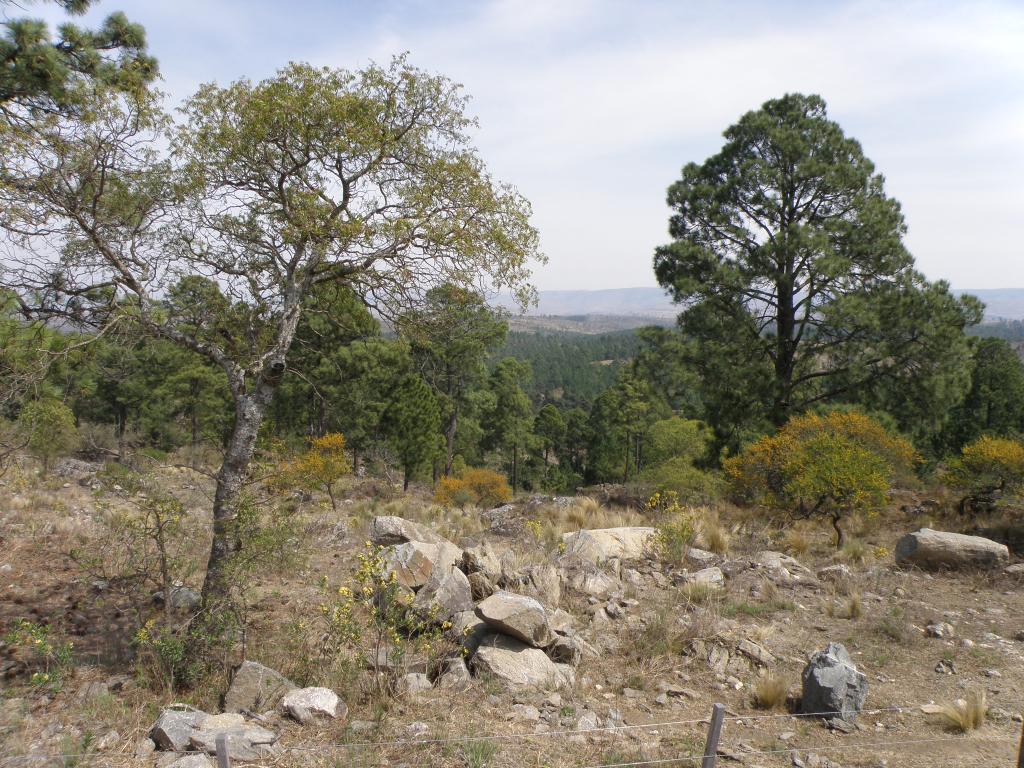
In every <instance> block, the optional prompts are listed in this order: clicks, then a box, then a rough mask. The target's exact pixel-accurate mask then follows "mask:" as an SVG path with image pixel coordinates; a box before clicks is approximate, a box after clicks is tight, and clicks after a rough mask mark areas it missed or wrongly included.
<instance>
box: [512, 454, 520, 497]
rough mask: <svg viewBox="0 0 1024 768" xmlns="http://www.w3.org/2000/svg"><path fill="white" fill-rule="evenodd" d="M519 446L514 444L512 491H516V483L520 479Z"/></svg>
mask: <svg viewBox="0 0 1024 768" xmlns="http://www.w3.org/2000/svg"><path fill="white" fill-rule="evenodd" d="M518 475H519V446H518V445H516V444H515V443H513V444H512V493H515V492H516V485H517V483H518V480H519V477H518Z"/></svg>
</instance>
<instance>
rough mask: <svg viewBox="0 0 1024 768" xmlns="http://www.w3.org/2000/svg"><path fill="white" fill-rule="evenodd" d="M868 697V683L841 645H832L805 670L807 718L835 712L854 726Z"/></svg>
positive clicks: (804, 697) (817, 654)
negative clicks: (811, 715) (853, 723)
mask: <svg viewBox="0 0 1024 768" xmlns="http://www.w3.org/2000/svg"><path fill="white" fill-rule="evenodd" d="M867 694H868V679H867V677H866V676H865V675H864V673H862V672H860V671H859V670H858V669H857V667H856V666H855V665H854V663H853V661H852V660H851V659H850V654H849V653H847V651H846V648H845V647H844V646H843V645H842V644H841V643H829V644H828V646H827V647H826V648H825V650H823V651H818V652H817V653H815V654H814V655H813V656H811V660H810V661H809V662H808V664H807V666H806V667H804V671H803V696H802V698H801V702H800V709H801V711H802V712H804V713H805V714H820V713H833V712H834V713H838V717H839V718H840V719H842V720H845V721H847V722H853V720H854V718H856V716H857V713H858V712H860V710H861V708H863V706H864V700H865V698H867ZM822 716H823V717H824V716H826V715H824V714H822Z"/></svg>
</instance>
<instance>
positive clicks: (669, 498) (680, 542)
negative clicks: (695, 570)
mask: <svg viewBox="0 0 1024 768" xmlns="http://www.w3.org/2000/svg"><path fill="white" fill-rule="evenodd" d="M644 513H645V514H646V515H648V516H649V517H651V518H653V519H654V520H656V521H657V526H656V533H655V535H654V550H655V553H656V554H657V555H658V556H659V557H661V558H662V559H664V560H667V561H669V562H672V563H681V562H683V560H684V559H685V558H686V553H687V551H688V550H689V548H690V547H691V546H692V545H693V540H694V539H695V538H696V536H697V525H696V521H695V516H694V514H693V511H692V510H690V509H689V508H687V507H684V506H683V505H682V504H680V503H679V494H678V493H676V492H675V491H658V492H656V493H655V494H654V495H652V496H651V497H650V498H649V499H648V500H647V502H646V503H645V504H644Z"/></svg>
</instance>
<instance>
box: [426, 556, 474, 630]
mask: <svg viewBox="0 0 1024 768" xmlns="http://www.w3.org/2000/svg"><path fill="white" fill-rule="evenodd" d="M412 606H413V608H415V609H416V610H417V611H419V612H420V614H422V615H423V616H425V617H427V618H428V619H430V620H433V621H438V622H442V621H448V620H450V619H451V617H452V616H454V615H455V614H457V613H462V612H463V611H472V610H473V588H472V587H471V586H470V584H469V579H467V578H466V574H464V573H463V572H462V571H460V570H459V569H458V568H452V569H450V570H449V569H447V568H434V569H433V571H432V572H431V574H430V578H429V579H427V583H426V584H424V585H423V589H421V590H420V591H419V592H417V593H416V598H415V599H414V600H413V602H412Z"/></svg>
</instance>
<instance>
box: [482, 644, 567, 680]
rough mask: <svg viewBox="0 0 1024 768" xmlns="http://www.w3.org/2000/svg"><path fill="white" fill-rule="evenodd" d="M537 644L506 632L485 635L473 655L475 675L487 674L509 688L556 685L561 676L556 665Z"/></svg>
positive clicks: (561, 678)
mask: <svg viewBox="0 0 1024 768" xmlns="http://www.w3.org/2000/svg"><path fill="white" fill-rule="evenodd" d="M560 666H561V665H556V664H555V663H554V662H553V661H551V659H549V658H548V657H547V654H545V653H544V651H542V650H540V649H539V648H532V647H530V646H529V645H526V644H525V643H522V642H520V641H519V640H516V639H515V638H512V637H508V636H507V635H497V634H496V635H489V636H488V637H486V638H484V641H483V643H481V645H480V647H479V648H478V649H477V652H476V654H474V656H473V660H472V667H473V671H474V672H475V673H476V674H477V675H488V676H490V677H493V678H494V679H496V680H499V681H501V682H503V683H505V684H506V685H508V686H510V687H513V688H525V687H530V688H547V687H558V685H559V684H560V683H561V682H562V680H563V675H562V674H561V673H560V670H559V667H560Z"/></svg>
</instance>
